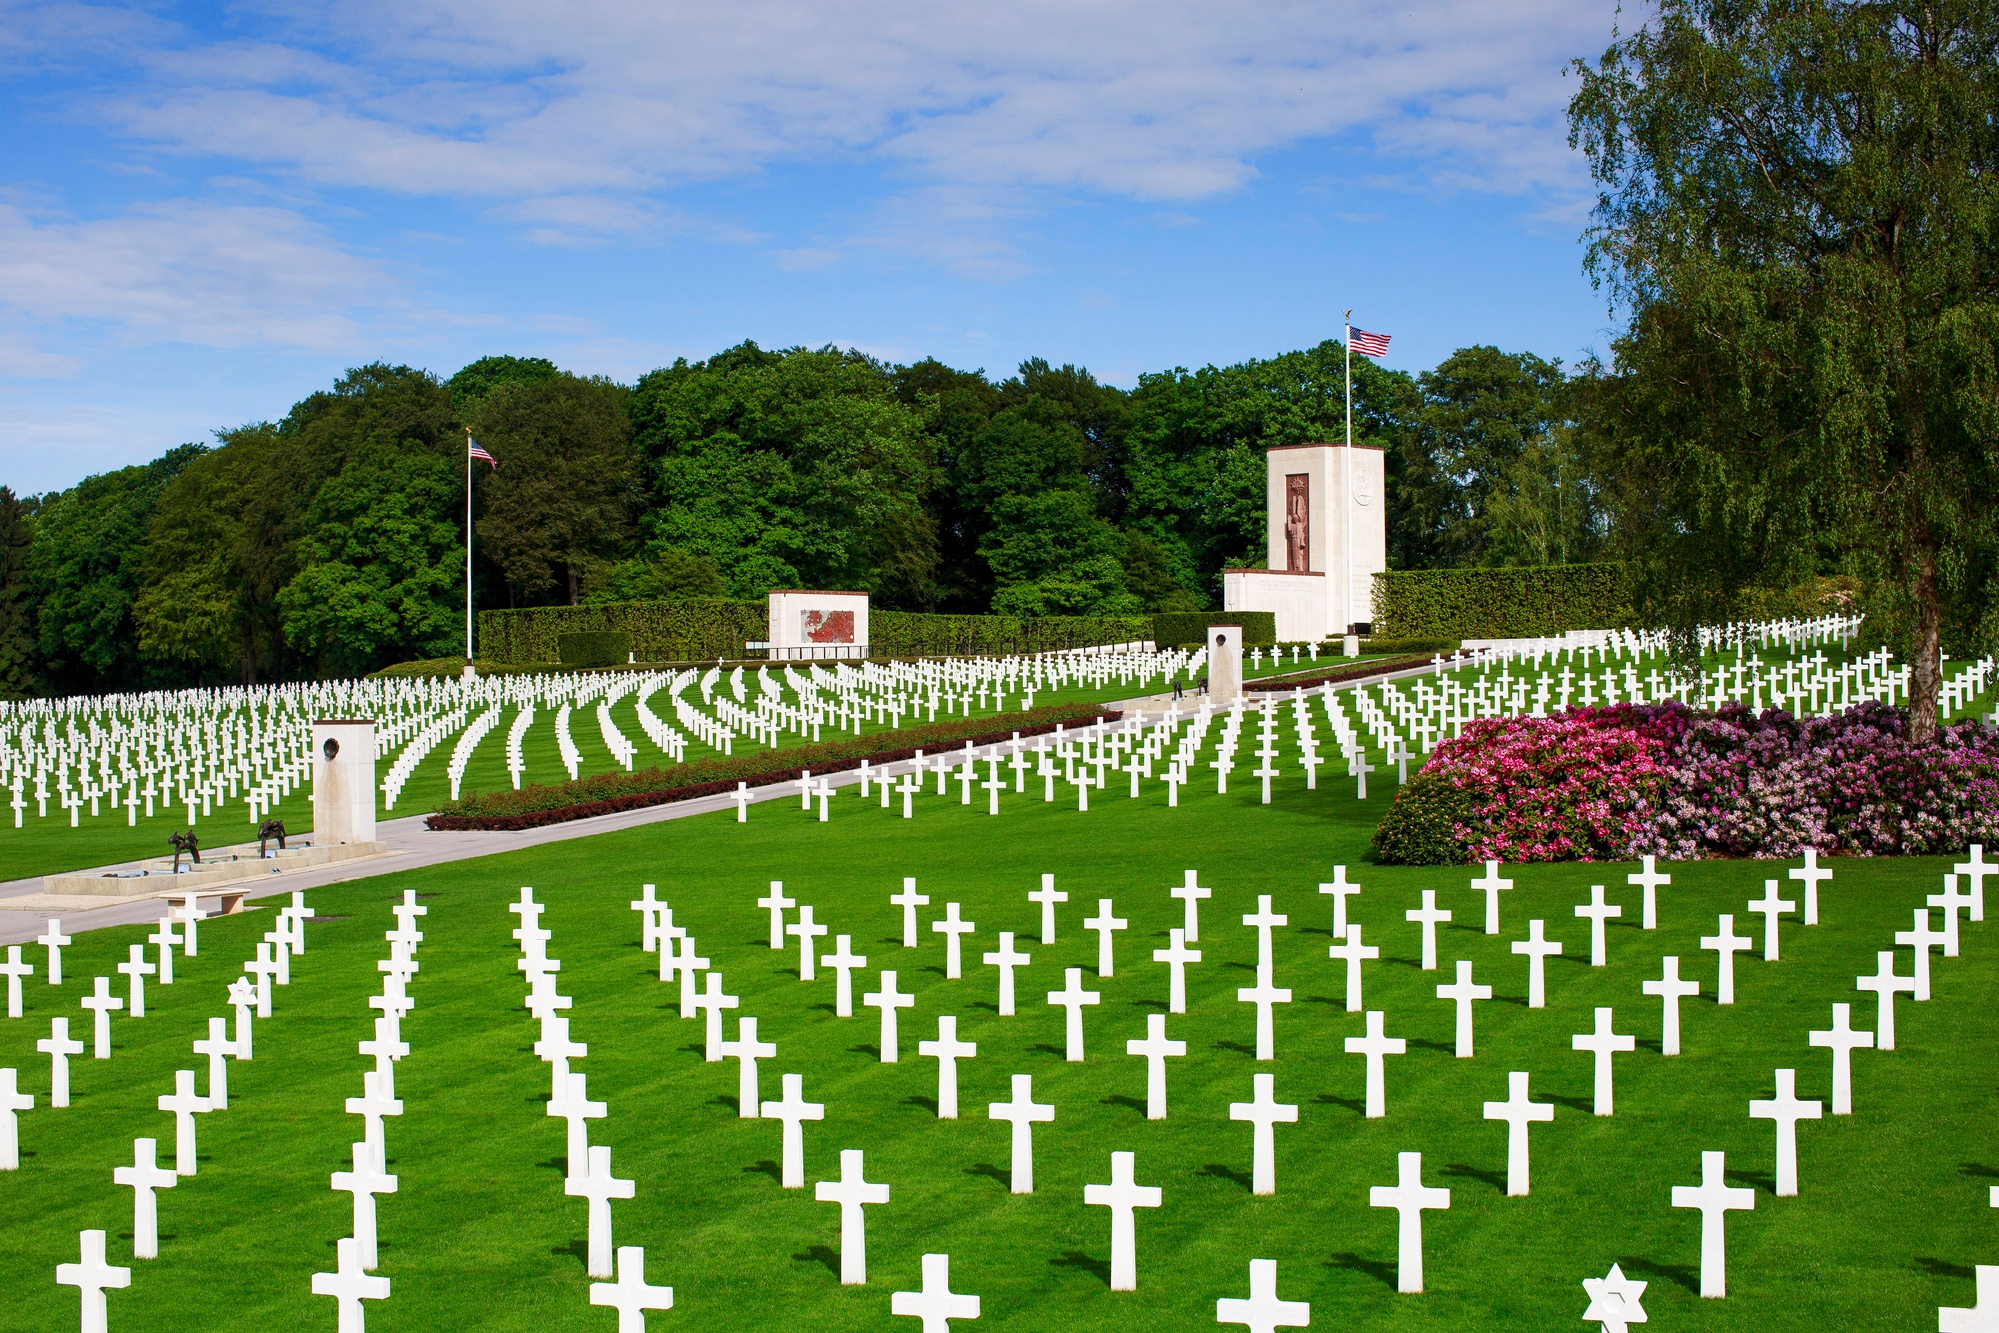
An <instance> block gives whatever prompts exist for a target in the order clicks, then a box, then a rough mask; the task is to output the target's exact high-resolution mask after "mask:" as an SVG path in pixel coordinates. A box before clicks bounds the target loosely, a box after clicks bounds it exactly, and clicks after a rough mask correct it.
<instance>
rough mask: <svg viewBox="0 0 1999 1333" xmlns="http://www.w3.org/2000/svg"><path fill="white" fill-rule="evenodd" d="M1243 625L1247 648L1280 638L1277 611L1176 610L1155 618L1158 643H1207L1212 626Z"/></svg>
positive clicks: (1153, 635)
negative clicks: (1209, 628)
mask: <svg viewBox="0 0 1999 1333" xmlns="http://www.w3.org/2000/svg"><path fill="white" fill-rule="evenodd" d="M1210 625H1240V626H1242V642H1243V646H1244V647H1246V648H1253V647H1256V646H1258V645H1268V644H1273V643H1276V642H1277V613H1276V612H1275V611H1175V612H1168V613H1163V614H1160V615H1156V616H1154V617H1153V618H1152V641H1153V642H1154V643H1162V644H1175V643H1198V644H1201V645H1202V646H1204V647H1205V646H1206V645H1207V642H1208V626H1210Z"/></svg>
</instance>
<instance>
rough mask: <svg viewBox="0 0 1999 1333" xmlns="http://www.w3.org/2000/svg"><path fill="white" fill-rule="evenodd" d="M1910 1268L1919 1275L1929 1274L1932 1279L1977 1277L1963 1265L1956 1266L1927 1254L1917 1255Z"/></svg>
mask: <svg viewBox="0 0 1999 1333" xmlns="http://www.w3.org/2000/svg"><path fill="white" fill-rule="evenodd" d="M1909 1267H1911V1268H1913V1269H1915V1270H1916V1271H1917V1272H1919V1273H1928V1274H1929V1275H1930V1276H1931V1277H1962V1278H1970V1277H1976V1276H1977V1274H1976V1273H1974V1272H1972V1270H1971V1269H1969V1268H1967V1267H1965V1266H1964V1265H1963V1264H1954V1263H1951V1262H1950V1261H1949V1260H1946V1259H1932V1258H1930V1257H1929V1256H1928V1255H1926V1254H1919V1255H1917V1256H1916V1257H1915V1260H1914V1261H1913V1262H1912V1263H1910V1265H1909Z"/></svg>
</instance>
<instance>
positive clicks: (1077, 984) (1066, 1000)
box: [1048, 967, 1184, 1063]
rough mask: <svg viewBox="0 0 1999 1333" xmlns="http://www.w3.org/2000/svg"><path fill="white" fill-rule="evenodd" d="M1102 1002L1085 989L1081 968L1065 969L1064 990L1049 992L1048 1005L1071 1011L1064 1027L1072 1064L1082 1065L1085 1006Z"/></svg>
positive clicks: (1094, 992)
mask: <svg viewBox="0 0 1999 1333" xmlns="http://www.w3.org/2000/svg"><path fill="white" fill-rule="evenodd" d="M1102 1000H1103V996H1102V994H1101V993H1100V992H1098V991H1093V990H1084V989H1083V969H1082V968H1080V967H1071V968H1065V969H1063V983H1062V989H1061V990H1052V991H1049V992H1048V1003H1050V1004H1059V1005H1061V1006H1062V1007H1063V1008H1064V1009H1066V1010H1068V1011H1069V1012H1068V1015H1067V1022H1066V1023H1065V1025H1064V1026H1065V1027H1066V1029H1067V1032H1068V1054H1067V1057H1066V1058H1067V1059H1068V1060H1069V1061H1070V1062H1071V1063H1081V1062H1082V1059H1083V1006H1084V1005H1087V1004H1098V1003H1100V1002H1101V1001H1102ZM1182 1012H1184V1010H1183V1011H1182Z"/></svg>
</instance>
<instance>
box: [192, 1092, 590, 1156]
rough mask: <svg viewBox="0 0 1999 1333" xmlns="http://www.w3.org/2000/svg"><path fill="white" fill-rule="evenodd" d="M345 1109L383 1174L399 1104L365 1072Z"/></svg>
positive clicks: (579, 1093) (401, 1106) (400, 1109)
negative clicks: (390, 1120) (387, 1122)
mask: <svg viewBox="0 0 1999 1333" xmlns="http://www.w3.org/2000/svg"><path fill="white" fill-rule="evenodd" d="M570 1079H571V1081H572V1086H575V1088H576V1091H575V1095H576V1096H578V1097H580V1096H582V1088H581V1086H580V1085H581V1083H582V1081H583V1075H581V1074H572V1075H570ZM598 1105H599V1106H601V1105H602V1103H598ZM346 1107H347V1114H348V1115H358V1116H360V1117H361V1137H362V1140H363V1141H364V1142H365V1143H366V1144H367V1145H368V1148H369V1150H370V1151H371V1152H373V1153H374V1154H375V1162H376V1164H377V1165H378V1166H380V1167H381V1168H382V1169H383V1170H385V1171H386V1170H387V1169H388V1165H389V1142H388V1136H387V1135H386V1133H385V1132H384V1131H383V1128H382V1119H383V1117H385V1116H397V1115H401V1114H402V1113H403V1104H402V1103H401V1102H400V1101H397V1100H396V1099H395V1098H394V1097H388V1096H384V1095H383V1093H382V1086H381V1084H380V1083H378V1082H377V1081H376V1079H375V1071H374V1070H372V1069H368V1070H364V1071H362V1074H361V1095H360V1096H359V1097H349V1098H348V1099H347V1101H346ZM597 1114H598V1115H602V1114H603V1111H601V1110H599V1111H598V1112H597ZM190 1174H191V1173H190Z"/></svg>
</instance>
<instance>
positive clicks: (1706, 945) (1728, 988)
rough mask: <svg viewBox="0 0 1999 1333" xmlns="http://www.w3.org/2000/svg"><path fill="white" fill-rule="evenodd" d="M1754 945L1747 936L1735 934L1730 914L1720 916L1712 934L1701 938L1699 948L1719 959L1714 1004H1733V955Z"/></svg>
mask: <svg viewBox="0 0 1999 1333" xmlns="http://www.w3.org/2000/svg"><path fill="white" fill-rule="evenodd" d="M1754 943H1755V941H1754V940H1752V939H1750V938H1749V937H1748V936H1747V935H1738V934H1736V933H1735V915H1734V913H1732V912H1723V913H1722V914H1721V920H1720V923H1719V924H1718V925H1717V927H1716V929H1715V933H1714V934H1712V935H1703V936H1701V948H1703V949H1712V950H1714V951H1715V953H1717V954H1719V955H1720V959H1721V961H1720V970H1719V972H1718V973H1717V974H1716V981H1715V992H1714V1002H1715V1003H1716V1004H1734V1003H1735V955H1736V954H1738V953H1740V952H1742V951H1743V950H1744V949H1747V948H1749V947H1750V945H1752V944H1754Z"/></svg>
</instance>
